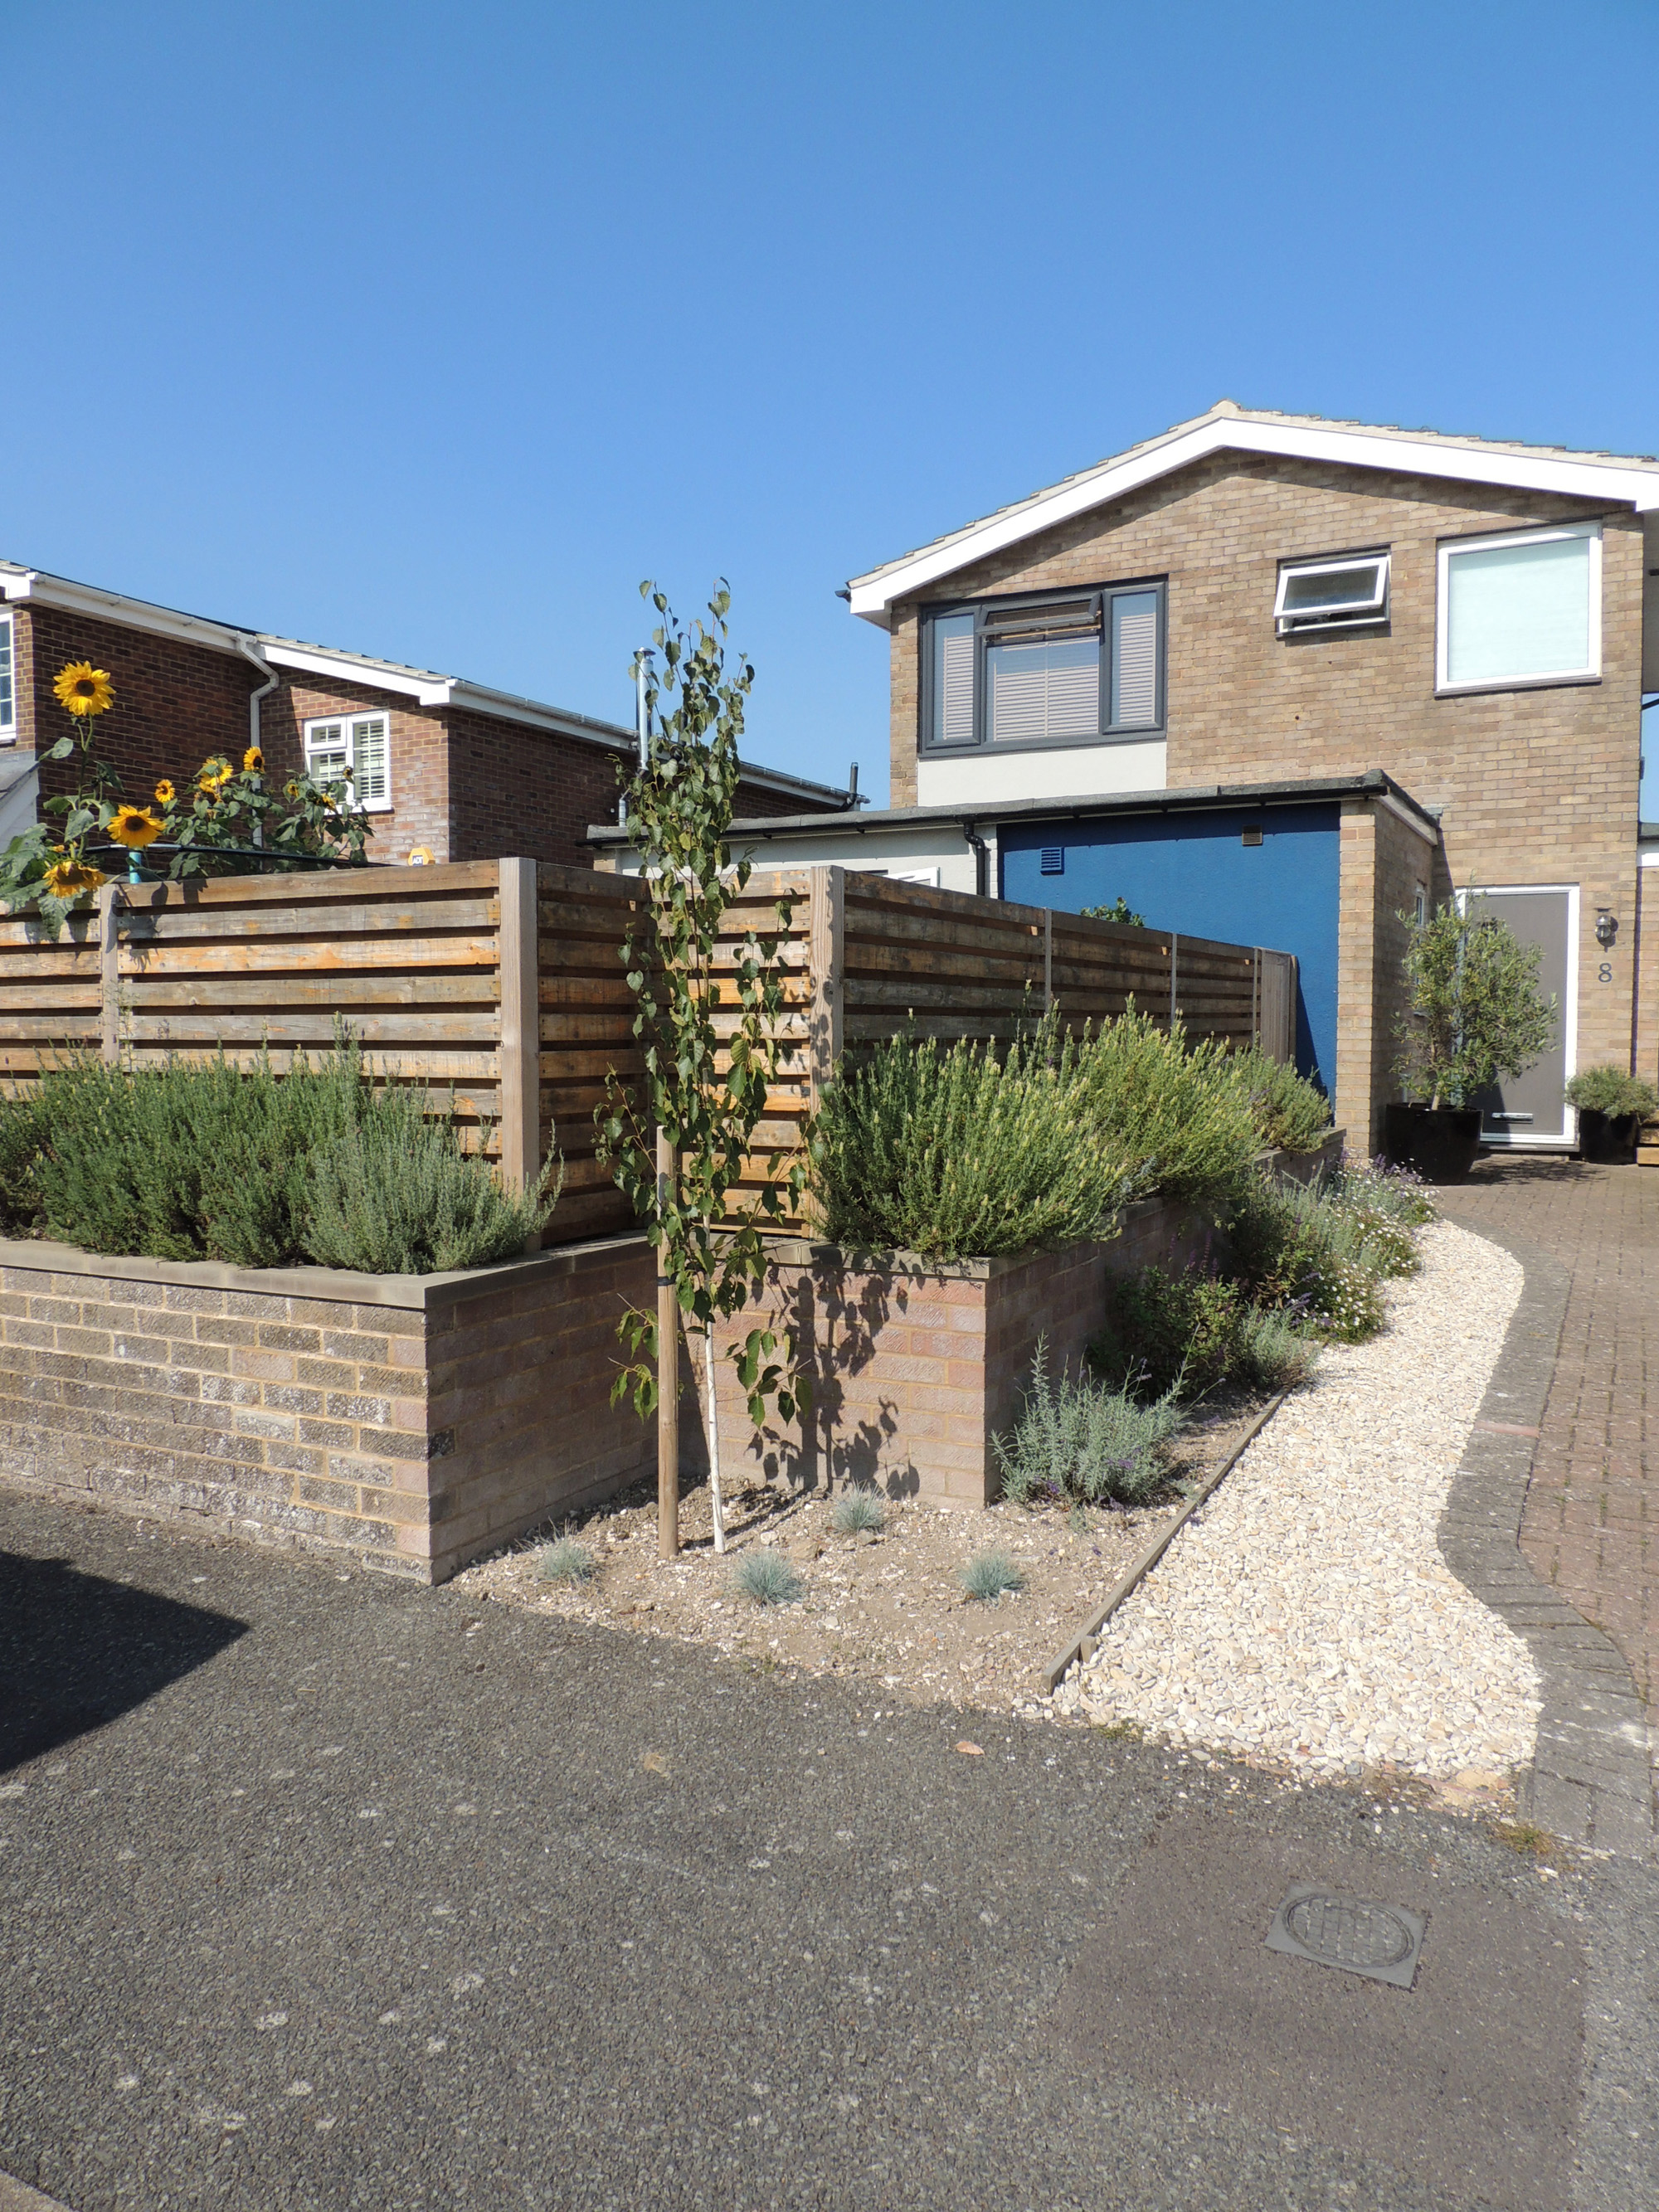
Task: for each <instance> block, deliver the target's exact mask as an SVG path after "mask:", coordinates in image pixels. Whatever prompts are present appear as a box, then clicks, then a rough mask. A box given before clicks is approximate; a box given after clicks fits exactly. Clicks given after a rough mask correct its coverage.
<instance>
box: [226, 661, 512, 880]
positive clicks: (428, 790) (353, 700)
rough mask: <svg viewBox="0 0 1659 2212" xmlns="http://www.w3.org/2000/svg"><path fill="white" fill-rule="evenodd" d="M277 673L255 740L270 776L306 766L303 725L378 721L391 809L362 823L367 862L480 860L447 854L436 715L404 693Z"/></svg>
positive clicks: (442, 748) (445, 784)
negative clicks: (383, 731) (421, 852)
mask: <svg viewBox="0 0 1659 2212" xmlns="http://www.w3.org/2000/svg"><path fill="white" fill-rule="evenodd" d="M280 673H281V675H282V682H281V683H280V684H279V685H278V686H277V688H276V690H275V691H273V692H272V693H271V694H270V697H269V698H267V699H264V700H263V701H262V702H260V708H259V730H260V735H261V737H262V738H263V739H264V752H265V760H266V763H267V766H268V768H269V769H270V773H271V774H272V775H276V776H285V775H294V774H295V773H296V772H297V771H298V770H299V769H301V768H302V767H303V766H304V764H305V726H306V724H307V722H310V721H320V720H326V719H332V717H334V716H335V715H337V714H362V713H364V712H370V713H374V714H385V715H386V716H387V717H388V718H389V720H390V723H391V728H390V730H389V732H388V733H387V734H388V742H389V744H390V748H391V750H390V753H389V760H390V766H391V776H390V788H391V794H392V805H391V806H390V807H389V808H387V809H386V811H384V812H379V813H373V814H371V815H370V816H369V817H368V820H369V826H370V829H371V830H372V831H373V835H372V836H370V838H369V842H368V857H369V859H370V860H385V861H391V862H394V863H396V864H398V865H399V866H401V865H402V864H403V862H404V861H405V860H408V858H409V855H410V852H411V851H412V850H413V849H414V848H416V846H422V847H424V848H425V849H426V850H427V851H428V853H430V854H431V855H432V857H433V859H434V860H435V861H441V860H462V859H475V858H477V857H478V856H477V855H476V854H459V853H455V852H453V851H452V850H451V848H450V832H449V747H448V744H447V739H446V737H445V733H444V716H443V710H442V708H436V707H422V706H420V705H418V704H417V703H416V702H415V701H414V700H413V699H410V697H409V696H407V695H406V694H404V693H403V692H398V691H384V690H376V689H375V688H374V686H373V685H372V684H358V683H353V682H351V681H349V680H348V679H347V678H343V677H339V676H334V675H329V676H314V675H306V674H301V673H299V672H297V671H288V670H283V671H280Z"/></svg>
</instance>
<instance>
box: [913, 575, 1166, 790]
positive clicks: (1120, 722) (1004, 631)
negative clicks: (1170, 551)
mask: <svg viewBox="0 0 1659 2212" xmlns="http://www.w3.org/2000/svg"><path fill="white" fill-rule="evenodd" d="M1163 659H1164V587H1163V586H1162V585H1161V584H1150V585H1148V584H1142V585H1136V586H1115V587H1112V588H1110V589H1107V590H1103V591H1091V592H1071V593H1062V592H1051V593H1049V594H1048V596H1047V597H1045V598H1043V599H1020V600H1004V601H989V602H984V603H981V605H976V606H971V607H953V608H950V609H941V610H940V611H939V613H937V614H935V615H933V616H931V617H929V618H928V641H927V647H926V652H925V657H924V666H925V668H926V671H927V690H928V696H927V702H926V705H925V709H924V714H925V726H926V731H927V739H926V742H927V748H928V750H935V749H940V750H942V749H944V748H945V747H949V748H951V749H952V750H954V749H956V748H957V747H959V746H964V745H1000V746H1006V745H1054V744H1086V743H1088V742H1089V741H1090V740H1091V739H1098V738H1117V737H1133V736H1137V735H1142V734H1148V735H1150V734H1153V733H1156V732H1158V731H1159V730H1161V729H1162V727H1163V721H1164V701H1163V696H1162V695H1163V680H1162V679H1163Z"/></svg>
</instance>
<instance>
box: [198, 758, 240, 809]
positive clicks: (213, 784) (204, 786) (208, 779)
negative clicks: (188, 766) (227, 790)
mask: <svg viewBox="0 0 1659 2212" xmlns="http://www.w3.org/2000/svg"><path fill="white" fill-rule="evenodd" d="M235 773H236V771H235V769H234V768H232V766H231V764H230V763H229V762H228V760H227V759H226V758H225V757H224V755H223V754H222V753H215V754H214V756H213V757H212V758H211V759H210V760H204V762H203V763H202V765H201V767H200V769H198V770H197V775H196V788H197V791H203V792H205V793H207V795H208V797H209V798H210V799H216V798H217V797H218V795H219V793H221V792H222V790H223V789H224V787H225V786H226V785H227V784H228V782H229V781H230V779H231V778H232V776H233V775H235Z"/></svg>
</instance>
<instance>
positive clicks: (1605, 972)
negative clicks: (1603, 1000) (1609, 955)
mask: <svg viewBox="0 0 1659 2212" xmlns="http://www.w3.org/2000/svg"><path fill="white" fill-rule="evenodd" d="M1601 981H1602V982H1604V983H1611V982H1612V981H1613V963H1612V961H1611V960H1604V961H1603V962H1602V963H1601Z"/></svg>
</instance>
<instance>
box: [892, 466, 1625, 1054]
mask: <svg viewBox="0 0 1659 2212" xmlns="http://www.w3.org/2000/svg"><path fill="white" fill-rule="evenodd" d="M1598 517H1599V518H1600V519H1601V520H1602V521H1603V523H1604V526H1605V528H1604V535H1603V556H1602V641H1601V656H1602V676H1601V681H1600V682H1599V683H1595V684H1563V685H1556V686H1550V687H1547V688H1543V689H1539V690H1511V691H1493V692H1489V693H1486V694H1481V695H1473V696H1459V697H1455V698H1437V697H1436V696H1435V689H1434V682H1435V659H1434V647H1435V601H1436V588H1437V577H1436V548H1437V543H1438V541H1439V540H1440V539H1441V538H1449V537H1474V536H1479V535H1481V534H1483V533H1485V532H1495V531H1502V530H1507V529H1516V528H1524V527H1526V526H1528V525H1532V524H1541V523H1547V522H1556V521H1583V520H1594V519H1596V518H1598ZM1379 546H1388V547H1389V548H1390V549H1391V550H1392V553H1393V556H1394V557H1393V575H1392V582H1391V587H1390V595H1391V619H1390V622H1389V625H1388V627H1387V628H1386V629H1384V630H1382V631H1378V630H1370V629H1355V630H1350V631H1347V632H1346V633H1340V632H1339V633H1326V634H1324V635H1303V636H1301V637H1293V638H1290V639H1280V638H1279V637H1277V636H1276V635H1275V634H1274V627H1273V594H1274V588H1275V583H1276V579H1277V573H1278V566H1279V562H1280V561H1282V560H1288V559H1295V558H1308V557H1313V556H1318V555H1322V554H1335V553H1341V552H1346V551H1355V550H1368V549H1370V548H1373V547H1379ZM1642 573H1643V557H1642V526H1641V521H1640V518H1639V517H1636V516H1632V514H1630V513H1624V512H1604V511H1603V510H1602V509H1601V508H1598V507H1595V506H1594V505H1593V504H1591V503H1590V502H1589V501H1582V500H1571V499H1563V498H1559V497H1555V496H1553V495H1541V494H1537V493H1530V492H1524V491H1509V490H1504V489H1497V488H1493V487H1491V486H1486V485H1467V486H1462V485H1457V484H1449V483H1441V482H1438V481H1430V480H1426V479H1419V478H1414V477H1407V476H1394V475H1390V474H1388V473H1385V472H1381V471H1373V470H1358V469H1346V468H1333V467H1329V466H1327V465H1322V464H1316V463H1313V462H1304V461H1294V460H1285V459H1278V458H1273V457H1266V456H1254V455H1245V454H1231V455H1226V454H1223V455H1218V456H1216V457H1215V458H1213V459H1211V460H1208V461H1205V462H1202V463H1200V464H1197V465H1194V467H1192V468H1190V469H1187V470H1183V471H1179V472H1178V473H1176V475H1173V476H1171V477H1166V478H1164V479H1162V480H1160V481H1158V482H1157V483H1152V484H1149V485H1146V486H1144V487H1143V488H1142V489H1139V491H1136V492H1133V493H1132V494H1130V495H1128V496H1127V497H1126V498H1124V499H1122V500H1121V501H1118V502H1117V503H1116V504H1115V506H1113V507H1111V508H1109V509H1108V510H1106V511H1104V512H1101V511H1098V510H1097V511H1096V512H1094V513H1086V514H1083V515H1079V516H1077V517H1075V518H1073V520H1071V521H1069V522H1066V523H1062V524H1060V525H1059V526H1056V527H1055V528H1054V529H1053V530H1050V531H1048V532H1044V533H1043V534H1042V536H1041V537H1039V538H1034V539H1030V540H1028V541H1027V542H1026V543H1025V544H1020V545H1015V546H1011V547H1009V548H1007V549H1006V550H1004V551H1002V552H1000V553H998V554H995V555H994V556H991V557H990V558H988V559H987V560H985V561H982V562H978V563H976V564H975V566H973V567H971V568H965V569H963V570H962V571H960V572H959V573H958V574H955V575H953V576H951V578H949V579H948V580H947V581H945V582H942V583H941V584H940V585H939V586H938V587H937V588H936V590H935V591H934V592H933V597H934V598H935V599H945V598H947V597H948V598H952V599H955V598H974V597H977V596H979V595H981V594H984V593H993V592H1015V591H1037V590H1048V589H1051V588H1056V587H1063V586H1067V585H1081V584H1084V583H1090V584H1096V583H1109V582H1117V581H1127V580H1133V579H1136V578H1139V577H1143V576H1146V577H1151V576H1167V577H1168V579H1169V647H1168V712H1169V772H1168V773H1169V783H1170V788H1172V789H1181V788H1183V787H1192V786H1194V785H1201V784H1206V783H1218V782H1220V783H1231V782H1255V781H1270V780H1276V779H1291V778H1297V777H1304V776H1314V775H1334V774H1339V773H1350V772H1358V771H1363V770H1364V769H1373V768H1380V769H1386V770H1387V772H1388V773H1389V775H1392V776H1393V777H1394V778H1395V780H1396V781H1398V782H1399V783H1400V784H1401V785H1402V786H1403V787H1405V789H1406V790H1407V791H1409V792H1410V793H1411V794H1412V795H1413V798H1414V799H1418V800H1419V801H1420V802H1421V803H1422V804H1424V805H1428V806H1432V807H1438V808H1440V809H1442V810H1443V811H1442V829H1443V837H1444V844H1445V853H1446V859H1447V863H1448V866H1449V870H1450V874H1451V877H1452V878H1453V879H1455V882H1456V883H1457V884H1459V885H1463V884H1468V883H1469V882H1471V881H1478V882H1486V883H1489V884H1537V883H1577V884H1580V885H1581V886H1582V890H1583V897H1582V901H1581V908H1580V912H1581V921H1582V931H1583V934H1582V940H1581V944H1580V947H1579V957H1580V965H1579V985H1580V988H1579V1042H1578V1054H1579V1061H1580V1064H1581V1065H1583V1064H1584V1063H1585V1062H1586V1061H1587V1060H1607V1059H1614V1060H1620V1059H1624V1058H1626V1056H1627V1055H1628V1054H1629V1051H1630V1047H1631V1027H1632V975H1633V945H1634V938H1635V932H1634V929H1633V928H1626V929H1624V930H1621V932H1620V942H1619V945H1617V947H1616V948H1615V950H1614V954H1613V961H1612V963H1611V964H1612V966H1613V982H1612V983H1611V984H1603V983H1601V982H1600V981H1599V977H1598V965H1599V961H1600V959H1601V957H1602V956H1601V954H1600V951H1599V948H1597V947H1596V946H1595V944H1594V940H1593V937H1592V934H1591V933H1592V932H1593V930H1594V927H1595V909H1596V907H1597V906H1598V905H1604V904H1605V905H1611V906H1612V907H1613V910H1614V912H1615V913H1617V914H1618V915H1620V917H1621V919H1624V918H1626V917H1628V916H1630V915H1632V912H1633V909H1634V902H1635V889H1636V886H1635V872H1636V818H1637V790H1638V761H1639V756H1640V738H1641V720H1640V707H1641V606H1642ZM919 638H920V632H919V629H918V625H917V621H916V611H915V607H914V606H905V607H902V608H900V609H898V610H896V619H895V623H894V629H893V645H892V651H893V768H892V774H893V789H894V794H895V799H896V801H897V800H898V798H899V794H900V793H901V792H912V793H913V792H914V788H915V753H916V745H917V738H918V724H917V714H918V700H919V681H918V678H919V670H918V665H917V655H918V652H919Z"/></svg>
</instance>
